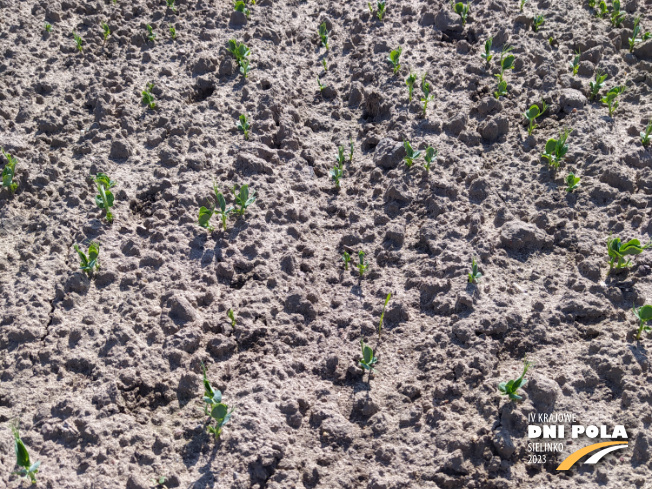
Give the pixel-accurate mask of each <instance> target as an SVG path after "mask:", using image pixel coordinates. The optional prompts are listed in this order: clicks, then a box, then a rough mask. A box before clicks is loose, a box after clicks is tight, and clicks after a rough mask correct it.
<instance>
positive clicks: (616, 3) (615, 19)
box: [611, 0, 625, 27]
mask: <svg viewBox="0 0 652 489" xmlns="http://www.w3.org/2000/svg"><path fill="white" fill-rule="evenodd" d="M611 5H612V10H611V25H612V26H613V27H620V24H622V23H623V20H625V12H621V11H620V0H613V2H611Z"/></svg>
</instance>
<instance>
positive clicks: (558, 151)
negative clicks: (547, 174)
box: [541, 129, 571, 168]
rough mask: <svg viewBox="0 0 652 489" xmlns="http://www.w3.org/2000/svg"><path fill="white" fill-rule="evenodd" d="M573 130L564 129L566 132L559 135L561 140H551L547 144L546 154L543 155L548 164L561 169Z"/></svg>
mask: <svg viewBox="0 0 652 489" xmlns="http://www.w3.org/2000/svg"><path fill="white" fill-rule="evenodd" d="M570 133H571V129H564V132H562V133H560V134H559V139H554V138H550V139H548V141H547V142H546V147H545V150H544V152H543V153H542V154H541V157H542V158H545V159H546V160H548V164H549V165H550V166H551V167H553V168H559V164H560V163H561V161H562V160H563V159H564V156H566V153H568V145H567V144H566V140H567V139H568V136H569V134H570Z"/></svg>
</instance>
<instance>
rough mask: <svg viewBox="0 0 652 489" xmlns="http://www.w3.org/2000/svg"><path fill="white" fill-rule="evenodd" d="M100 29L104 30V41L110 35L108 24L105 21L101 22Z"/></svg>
mask: <svg viewBox="0 0 652 489" xmlns="http://www.w3.org/2000/svg"><path fill="white" fill-rule="evenodd" d="M101 26H102V31H103V32H104V42H106V40H107V39H108V38H109V36H110V35H111V29H109V25H108V24H107V23H106V22H102V24H101Z"/></svg>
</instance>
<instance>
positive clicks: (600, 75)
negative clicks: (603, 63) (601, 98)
mask: <svg viewBox="0 0 652 489" xmlns="http://www.w3.org/2000/svg"><path fill="white" fill-rule="evenodd" d="M608 76H609V75H607V74H606V73H604V72H602V71H601V70H597V71H596V72H595V82H589V88H590V98H591V100H595V98H596V97H597V96H598V94H599V93H600V89H601V88H602V86H603V85H604V81H605V80H606V79H607V77H608Z"/></svg>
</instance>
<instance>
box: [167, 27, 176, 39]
mask: <svg viewBox="0 0 652 489" xmlns="http://www.w3.org/2000/svg"><path fill="white" fill-rule="evenodd" d="M168 30H169V31H170V37H171V38H172V39H176V38H177V30H176V29H175V28H174V26H173V25H170V26H168Z"/></svg>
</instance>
